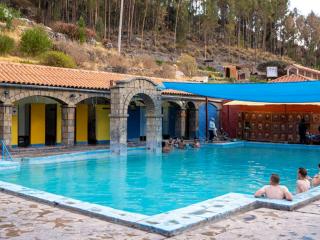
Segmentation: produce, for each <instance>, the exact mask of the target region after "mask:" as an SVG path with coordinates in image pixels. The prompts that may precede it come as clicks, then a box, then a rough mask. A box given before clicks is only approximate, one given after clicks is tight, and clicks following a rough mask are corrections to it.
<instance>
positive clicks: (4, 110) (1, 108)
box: [0, 104, 12, 147]
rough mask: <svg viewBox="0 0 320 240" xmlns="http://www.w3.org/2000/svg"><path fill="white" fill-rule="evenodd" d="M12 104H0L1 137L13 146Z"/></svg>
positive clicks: (9, 145) (8, 144)
mask: <svg viewBox="0 0 320 240" xmlns="http://www.w3.org/2000/svg"><path fill="white" fill-rule="evenodd" d="M11 127H12V105H11V104H2V105H0V139H1V140H4V142H5V144H6V145H7V146H8V147H11Z"/></svg>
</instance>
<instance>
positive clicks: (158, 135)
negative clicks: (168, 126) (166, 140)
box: [146, 114, 162, 153]
mask: <svg viewBox="0 0 320 240" xmlns="http://www.w3.org/2000/svg"><path fill="white" fill-rule="evenodd" d="M146 118H147V129H146V130H147V131H146V133H147V134H146V135H147V149H148V150H151V151H153V152H158V153H159V152H161V150H162V146H161V144H162V115H152V114H147V115H146Z"/></svg>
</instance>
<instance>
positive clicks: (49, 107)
mask: <svg viewBox="0 0 320 240" xmlns="http://www.w3.org/2000/svg"><path fill="white" fill-rule="evenodd" d="M63 104H65V103H64V102H63V101H61V100H59V99H56V98H53V97H48V96H29V97H25V98H22V99H19V100H17V101H15V102H14V104H13V108H12V126H11V145H12V146H13V147H16V146H19V147H28V146H34V147H38V146H53V145H59V144H61V143H62V110H61V106H62V105H63Z"/></svg>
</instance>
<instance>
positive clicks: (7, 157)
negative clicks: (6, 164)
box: [0, 140, 13, 161]
mask: <svg viewBox="0 0 320 240" xmlns="http://www.w3.org/2000/svg"><path fill="white" fill-rule="evenodd" d="M0 144H1V160H3V161H13V158H12V155H11V153H10V151H9V149H8V147H7V145H6V143H5V142H4V140H1V141H0Z"/></svg>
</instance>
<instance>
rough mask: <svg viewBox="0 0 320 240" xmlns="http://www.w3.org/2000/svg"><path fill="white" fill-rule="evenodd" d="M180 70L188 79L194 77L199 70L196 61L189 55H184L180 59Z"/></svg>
mask: <svg viewBox="0 0 320 240" xmlns="http://www.w3.org/2000/svg"><path fill="white" fill-rule="evenodd" d="M178 66H179V68H180V70H181V71H182V72H183V73H184V74H185V75H186V76H188V77H192V76H194V75H195V73H196V72H197V70H198V65H197V62H196V59H195V58H194V57H192V56H190V55H188V54H182V55H181V56H180V58H179V59H178Z"/></svg>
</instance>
